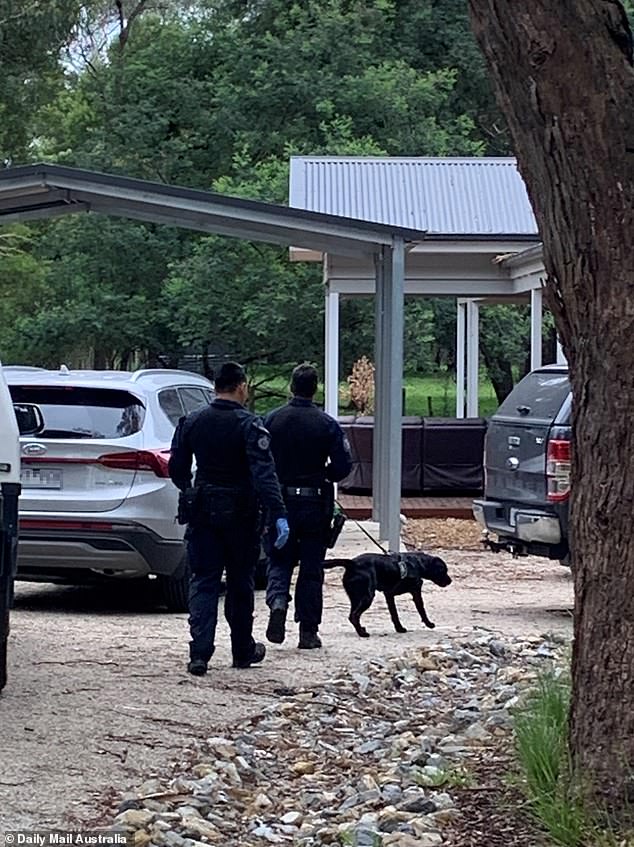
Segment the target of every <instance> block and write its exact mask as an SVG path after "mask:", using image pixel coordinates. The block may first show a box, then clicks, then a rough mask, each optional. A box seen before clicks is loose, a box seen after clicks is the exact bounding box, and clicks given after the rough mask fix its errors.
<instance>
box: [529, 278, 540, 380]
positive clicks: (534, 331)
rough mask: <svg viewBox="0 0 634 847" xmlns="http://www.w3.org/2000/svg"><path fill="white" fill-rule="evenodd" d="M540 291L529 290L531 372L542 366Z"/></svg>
mask: <svg viewBox="0 0 634 847" xmlns="http://www.w3.org/2000/svg"><path fill="white" fill-rule="evenodd" d="M542 300H543V295H542V289H541V288H533V289H531V370H532V371H534V370H535V369H536V368H541V366H542V318H543V307H542Z"/></svg>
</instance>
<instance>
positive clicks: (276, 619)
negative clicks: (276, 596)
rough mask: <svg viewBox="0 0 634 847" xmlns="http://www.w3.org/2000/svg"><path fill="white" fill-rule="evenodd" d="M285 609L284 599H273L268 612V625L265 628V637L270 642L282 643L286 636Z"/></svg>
mask: <svg viewBox="0 0 634 847" xmlns="http://www.w3.org/2000/svg"><path fill="white" fill-rule="evenodd" d="M286 610H287V605H286V603H285V602H284V600H273V602H272V604H271V611H270V613H269V625H268V626H267V628H266V638H267V641H270V642H271V644H283V643H284V639H285V638H286Z"/></svg>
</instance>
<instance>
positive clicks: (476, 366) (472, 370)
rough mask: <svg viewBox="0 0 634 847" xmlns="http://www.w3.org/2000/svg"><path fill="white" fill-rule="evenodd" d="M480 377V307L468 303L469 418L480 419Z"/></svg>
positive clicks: (475, 303) (476, 303)
mask: <svg viewBox="0 0 634 847" xmlns="http://www.w3.org/2000/svg"><path fill="white" fill-rule="evenodd" d="M479 375H480V306H479V304H478V302H477V301H476V300H469V301H468V302H467V417H468V418H477V417H478V408H479V402H478V399H479V398H478V388H479Z"/></svg>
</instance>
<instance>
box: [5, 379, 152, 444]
mask: <svg viewBox="0 0 634 847" xmlns="http://www.w3.org/2000/svg"><path fill="white" fill-rule="evenodd" d="M9 391H10V392H11V397H12V398H13V402H14V403H34V404H35V405H36V406H39V408H40V410H41V412H42V417H43V418H44V429H43V430H42V432H40V433H38V437H39V438H125V437H126V435H134V433H135V432H138V431H139V430H140V429H141V427H142V425H143V419H144V417H145V408H144V407H143V404H142V403H141V401H140V400H139V399H138V398H137V397H134V396H133V395H132V394H128V392H127V391H117V390H114V389H111V388H103V389H102V388H82V387H81V386H72V385H64V386H59V387H57V386H55V387H49V386H37V385H11V386H9Z"/></svg>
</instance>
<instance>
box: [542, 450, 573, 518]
mask: <svg viewBox="0 0 634 847" xmlns="http://www.w3.org/2000/svg"><path fill="white" fill-rule="evenodd" d="M546 483H547V486H548V488H547V490H548V499H549V500H550V502H551V503H561V502H562V501H564V500H567V499H568V495H569V494H570V441H564V440H563V439H556V438H554V439H552V440H551V441H549V442H548V453H547V455H546Z"/></svg>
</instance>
